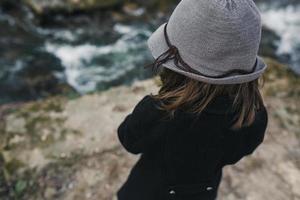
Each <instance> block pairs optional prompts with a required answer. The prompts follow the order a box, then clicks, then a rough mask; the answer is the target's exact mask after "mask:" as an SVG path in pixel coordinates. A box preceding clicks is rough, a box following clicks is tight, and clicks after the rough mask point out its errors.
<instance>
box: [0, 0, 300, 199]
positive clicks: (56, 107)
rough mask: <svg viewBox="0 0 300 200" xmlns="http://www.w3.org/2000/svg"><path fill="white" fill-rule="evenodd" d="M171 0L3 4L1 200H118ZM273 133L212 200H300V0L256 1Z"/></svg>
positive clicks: (153, 87)
mask: <svg viewBox="0 0 300 200" xmlns="http://www.w3.org/2000/svg"><path fill="white" fill-rule="evenodd" d="M178 2H179V1H178V0H147V1H142V0H0V199H1V200H2V199H3V200H8V199H9V200H10V199H26V200H31V199H38V200H40V199H63V200H65V199H66V200H68V199H70V200H73V199H74V200H76V199H80V200H84V199H100V200H106V199H107V200H109V199H114V198H115V197H114V194H115V192H116V190H117V189H118V187H119V186H120V185H121V184H122V182H123V181H124V180H125V179H126V177H127V174H128V170H129V169H130V168H131V167H132V165H133V164H134V162H135V161H136V159H137V158H136V157H134V156H131V155H128V154H127V153H126V152H125V151H124V150H123V149H122V148H121V147H120V145H119V143H118V141H117V139H116V128H117V127H118V125H119V123H120V122H121V121H122V120H123V118H124V117H125V116H126V115H127V114H128V113H129V112H130V111H131V110H132V108H133V106H134V105H135V104H136V103H137V102H138V101H139V100H140V99H141V98H142V97H143V96H144V95H145V94H148V93H150V92H155V91H157V89H158V84H159V83H158V82H159V81H158V80H157V79H156V78H155V77H153V75H152V72H151V71H150V70H145V69H144V66H145V65H147V64H149V63H151V61H152V57H151V55H150V52H149V51H148V49H147V45H146V41H147V38H148V37H149V36H150V35H151V33H152V32H153V31H154V30H155V29H156V28H157V27H158V26H159V25H160V24H162V23H163V22H165V21H166V20H167V19H168V17H169V16H170V14H171V11H172V10H173V9H174V6H175V5H176V4H177V3H178ZM256 3H257V5H258V6H259V8H260V10H261V13H262V19H263V25H264V27H263V37H262V44H261V48H260V55H261V56H263V57H264V59H265V61H266V62H267V63H268V64H269V69H268V71H267V73H266V75H265V77H264V78H265V86H264V88H263V89H262V92H263V94H264V98H265V101H266V105H267V107H268V109H269V114H270V123H269V129H268V133H267V136H266V140H265V143H264V144H263V145H262V146H261V147H260V148H259V150H258V151H257V152H256V153H255V155H254V156H253V157H251V158H249V159H246V160H243V161H242V162H241V163H239V164H238V165H236V166H231V167H228V168H226V169H225V175H224V181H223V182H222V186H221V191H220V197H219V199H221V200H222V199H225V200H231V199H232V200H235V199H254V200H268V199H272V200H276V199H278V200H297V199H300V187H299V185H300V148H299V147H300V145H299V141H300V101H299V97H300V77H299V75H300V37H299V35H300V1H299V0H272V1H267V0H256Z"/></svg>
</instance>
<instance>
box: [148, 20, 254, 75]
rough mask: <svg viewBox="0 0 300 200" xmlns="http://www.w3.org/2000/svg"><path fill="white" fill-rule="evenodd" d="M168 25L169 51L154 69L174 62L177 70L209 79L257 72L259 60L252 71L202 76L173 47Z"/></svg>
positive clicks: (166, 37)
mask: <svg viewBox="0 0 300 200" xmlns="http://www.w3.org/2000/svg"><path fill="white" fill-rule="evenodd" d="M167 25H168V24H166V25H165V27H164V37H165V40H166V43H167V45H168V47H169V48H168V50H167V51H165V52H164V53H162V54H161V55H160V56H159V57H158V58H156V59H155V61H154V63H153V67H154V69H156V70H157V69H158V68H159V67H160V66H161V65H162V64H164V63H166V62H168V61H171V60H173V61H174V64H175V66H176V67H177V68H179V69H181V70H183V71H185V72H190V73H193V74H197V75H200V76H204V77H207V78H226V77H228V76H231V75H246V74H251V73H253V72H255V70H256V66H257V60H256V63H255V65H254V66H253V69H251V70H250V71H247V70H242V69H232V70H229V71H228V72H225V73H224V74H222V75H217V76H209V75H206V74H202V73H201V72H199V71H197V70H195V69H193V68H192V67H191V66H189V65H188V64H187V63H186V62H185V61H184V60H183V59H182V57H181V56H180V53H179V50H178V48H177V47H176V46H174V45H172V43H171V42H170V39H169V36H168V33H167Z"/></svg>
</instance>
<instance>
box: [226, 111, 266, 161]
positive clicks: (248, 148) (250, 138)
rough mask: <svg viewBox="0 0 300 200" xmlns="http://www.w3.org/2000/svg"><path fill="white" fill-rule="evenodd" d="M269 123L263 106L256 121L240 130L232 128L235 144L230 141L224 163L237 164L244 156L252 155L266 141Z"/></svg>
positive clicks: (231, 132)
mask: <svg viewBox="0 0 300 200" xmlns="http://www.w3.org/2000/svg"><path fill="white" fill-rule="evenodd" d="M267 124H268V113H267V110H266V108H265V107H264V106H263V108H261V109H260V110H259V111H258V112H257V114H256V117H255V121H254V123H253V124H252V125H250V126H248V127H243V128H241V129H239V130H236V131H233V130H230V131H229V132H230V134H231V135H232V138H231V140H232V141H233V142H235V144H233V143H231V142H228V144H229V145H228V146H227V149H230V151H228V152H227V155H226V156H225V158H224V162H225V163H224V164H235V163H237V162H238V161H239V160H240V159H242V158H243V157H244V156H247V155H251V154H253V153H254V151H255V150H256V149H257V147H258V146H259V145H260V144H261V143H262V142H263V141H264V137H265V132H266V128H267Z"/></svg>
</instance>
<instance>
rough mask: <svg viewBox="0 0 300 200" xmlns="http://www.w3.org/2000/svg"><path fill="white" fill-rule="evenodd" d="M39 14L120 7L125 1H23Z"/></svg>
mask: <svg viewBox="0 0 300 200" xmlns="http://www.w3.org/2000/svg"><path fill="white" fill-rule="evenodd" d="M23 1H24V3H25V4H27V5H28V6H29V7H31V8H32V9H33V10H34V11H35V12H36V13H38V14H46V13H49V12H58V11H62V12H74V11H77V10H90V9H95V8H108V7H114V6H117V5H120V4H121V3H122V2H123V0H23Z"/></svg>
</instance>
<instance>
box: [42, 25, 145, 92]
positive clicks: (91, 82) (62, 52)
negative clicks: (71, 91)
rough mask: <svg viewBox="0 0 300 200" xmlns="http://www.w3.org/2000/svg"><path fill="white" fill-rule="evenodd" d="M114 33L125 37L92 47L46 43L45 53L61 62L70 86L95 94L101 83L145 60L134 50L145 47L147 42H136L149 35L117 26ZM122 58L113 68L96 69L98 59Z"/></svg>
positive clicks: (132, 28) (138, 30) (115, 61)
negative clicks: (95, 60) (115, 56)
mask: <svg viewBox="0 0 300 200" xmlns="http://www.w3.org/2000/svg"><path fill="white" fill-rule="evenodd" d="M114 31H116V32H118V33H120V34H122V37H121V38H120V39H118V40H117V41H116V42H115V43H113V44H109V45H104V46H96V45H93V44H89V43H86V44H81V45H76V46H72V45H69V44H58V43H52V42H49V41H48V42H46V43H45V50H46V51H47V52H50V53H52V54H53V55H55V56H56V57H57V58H59V59H60V60H61V63H62V65H63V66H64V67H65V75H66V79H67V82H68V83H69V84H70V85H71V86H73V87H74V88H75V89H77V91H78V92H80V93H87V92H91V91H94V90H95V89H96V87H97V84H98V83H99V82H108V81H111V80H115V79H117V78H118V77H120V76H122V75H123V74H125V73H127V72H128V71H130V70H132V69H133V68H134V67H135V66H134V63H135V62H137V61H141V60H143V58H144V57H143V56H144V55H143V53H141V54H140V55H135V53H137V52H134V50H135V49H138V48H141V47H144V46H145V45H146V44H145V43H146V42H145V41H144V42H143V41H142V42H141V41H139V42H137V41H136V40H135V39H136V37H137V36H138V35H139V34H144V35H146V36H149V35H150V34H151V32H150V31H147V30H144V29H143V28H140V29H139V28H135V27H131V26H125V25H121V24H117V25H116V26H115V27H114ZM114 55H123V57H125V58H124V60H118V59H116V60H112V63H113V64H112V65H113V66H101V64H99V65H96V66H95V63H93V62H92V61H93V60H94V59H95V58H99V57H101V58H102V57H105V56H106V57H113V56H114Z"/></svg>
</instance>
